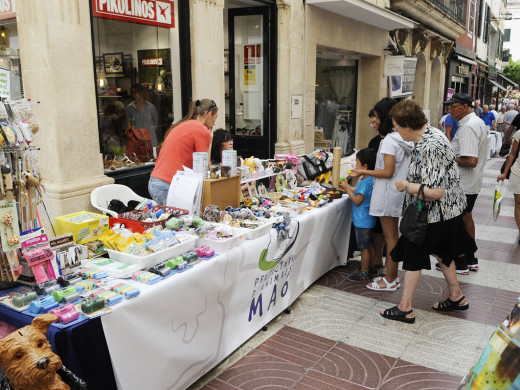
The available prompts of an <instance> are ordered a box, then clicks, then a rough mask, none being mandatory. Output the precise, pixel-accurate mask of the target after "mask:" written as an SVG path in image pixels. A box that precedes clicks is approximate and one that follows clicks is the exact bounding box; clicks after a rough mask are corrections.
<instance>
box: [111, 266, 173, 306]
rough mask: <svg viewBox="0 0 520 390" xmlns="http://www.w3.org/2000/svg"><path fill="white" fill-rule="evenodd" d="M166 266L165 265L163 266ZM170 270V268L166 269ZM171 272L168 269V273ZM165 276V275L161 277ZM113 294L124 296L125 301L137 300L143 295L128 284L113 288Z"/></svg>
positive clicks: (117, 285)
mask: <svg viewBox="0 0 520 390" xmlns="http://www.w3.org/2000/svg"><path fill="white" fill-rule="evenodd" d="M163 266H164V264H163ZM166 268H168V267H166ZM170 272H171V269H170V268H168V273H170ZM161 276H164V275H161ZM110 289H111V290H112V291H113V292H115V293H117V294H120V295H122V296H123V297H125V299H131V298H135V297H136V296H138V295H139V294H140V293H141V290H139V289H138V288H137V287H134V286H131V285H129V284H127V283H118V284H116V285H115V286H112V287H111V288H110Z"/></svg>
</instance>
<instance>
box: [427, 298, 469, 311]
mask: <svg viewBox="0 0 520 390" xmlns="http://www.w3.org/2000/svg"><path fill="white" fill-rule="evenodd" d="M465 298H466V297H465V296H464V295H463V296H462V298H460V299H459V300H458V301H452V300H451V299H450V298H447V299H446V300H445V301H444V302H437V307H434V306H432V309H433V310H437V311H453V310H468V309H469V303H467V302H466V303H465V304H464V305H461V304H460V303H461V302H462V301H463V300H464V299H465Z"/></svg>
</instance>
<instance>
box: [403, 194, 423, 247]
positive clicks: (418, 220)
mask: <svg viewBox="0 0 520 390" xmlns="http://www.w3.org/2000/svg"><path fill="white" fill-rule="evenodd" d="M421 194H422V200H420V199H419V198H420V196H421ZM425 200H426V199H425V197H424V184H421V187H419V192H418V193H417V198H416V199H415V201H413V202H412V203H410V204H409V205H408V207H407V208H406V210H405V211H404V213H403V218H402V219H401V224H400V225H399V230H400V231H401V234H402V235H403V236H404V237H405V238H406V239H407V240H408V241H410V242H413V243H414V244H417V245H421V244H422V243H423V242H424V238H425V237H426V230H427V229H428V210H427V209H426V207H424V206H425V205H424V202H425Z"/></svg>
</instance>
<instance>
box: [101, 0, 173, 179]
mask: <svg viewBox="0 0 520 390" xmlns="http://www.w3.org/2000/svg"><path fill="white" fill-rule="evenodd" d="M172 4H173V3H172ZM92 20H93V23H92V27H93V29H92V30H93V46H94V61H95V63H94V69H95V75H96V93H97V105H98V123H99V137H100V147H101V152H102V153H103V155H104V156H107V157H106V158H105V161H110V160H111V159H112V157H114V156H117V155H119V156H123V158H122V159H123V160H124V161H123V164H121V163H120V162H118V163H115V164H110V165H109V166H106V167H105V168H106V169H119V168H127V167H133V166H135V165H138V164H139V163H140V162H143V161H140V160H148V158H142V157H140V156H137V157H136V156H134V155H133V153H131V151H129V150H127V148H126V147H127V138H128V130H129V129H131V128H132V127H133V128H136V129H140V128H146V129H147V130H148V131H149V132H150V135H151V145H152V147H153V148H150V150H151V152H150V154H149V158H150V159H151V158H152V157H153V155H157V151H156V147H159V146H160V145H161V143H162V141H163V140H164V136H165V134H166V132H167V130H168V128H169V127H170V125H171V124H172V122H174V121H175V120H179V119H180V117H181V112H180V111H181V110H180V102H181V96H180V92H179V91H180V88H179V87H178V83H179V82H180V70H179V44H178V35H177V33H176V31H174V30H175V29H174V28H164V27H158V26H155V25H149V24H140V23H134V22H129V21H122V20H113V19H105V18H101V17H93V18H92ZM174 107H176V108H177V109H176V110H174ZM174 111H175V112H174ZM127 154H132V155H127ZM125 156H126V157H128V159H129V160H134V161H133V162H132V161H128V159H126V158H125ZM141 156H143V154H142V153H141Z"/></svg>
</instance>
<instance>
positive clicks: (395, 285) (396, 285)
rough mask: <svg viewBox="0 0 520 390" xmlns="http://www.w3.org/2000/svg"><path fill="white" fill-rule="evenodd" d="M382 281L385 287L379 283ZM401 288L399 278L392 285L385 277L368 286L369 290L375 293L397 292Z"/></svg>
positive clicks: (376, 279)
mask: <svg viewBox="0 0 520 390" xmlns="http://www.w3.org/2000/svg"><path fill="white" fill-rule="evenodd" d="M380 280H382V281H383V282H384V283H385V287H381V286H380V285H379V283H378V282H379V281H380ZM399 287H401V283H400V282H399V278H396V279H395V280H394V281H393V282H392V283H388V281H387V280H386V278H385V277H379V278H375V279H374V281H373V282H372V283H369V284H367V288H368V289H369V290H375V291H397V289H398V288H399Z"/></svg>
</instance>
